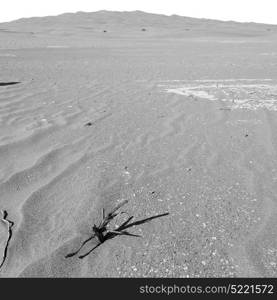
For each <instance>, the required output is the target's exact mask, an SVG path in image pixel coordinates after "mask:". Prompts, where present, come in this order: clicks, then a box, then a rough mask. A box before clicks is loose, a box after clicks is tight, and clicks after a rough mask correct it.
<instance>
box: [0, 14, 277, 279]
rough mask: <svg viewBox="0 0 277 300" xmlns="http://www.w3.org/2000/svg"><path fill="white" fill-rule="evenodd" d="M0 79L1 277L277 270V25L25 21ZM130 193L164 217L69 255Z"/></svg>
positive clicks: (6, 53) (136, 206)
mask: <svg viewBox="0 0 277 300" xmlns="http://www.w3.org/2000/svg"><path fill="white" fill-rule="evenodd" d="M0 70H1V72H0V82H1V83H2V84H1V85H0V209H1V210H2V213H3V215H1V218H2V219H1V221H0V257H1V259H2V258H3V257H4V253H5V249H6V258H5V261H4V263H3V265H2V267H1V269H0V276H1V277H250V276H251V277H257V276H259V277H276V276H277V196H276V195H277V185H276V183H277V153H276V151H277V132H276V128H277V118H276V116H277V26H273V25H263V24H254V23H245V24H242V23H235V22H220V21H212V20H205V19H192V18H186V17H179V16H170V17H169V16H162V15H154V14H146V13H143V12H139V11H136V12H129V13H127V12H125V13H118V12H107V11H100V12H96V13H81V12H80V13H76V14H64V15H60V16H56V17H45V18H31V19H20V20H17V21H14V22H10V23H1V24H0ZM9 82H13V83H15V84H8V83H9ZM123 200H128V201H129V202H128V203H127V205H126V206H125V207H124V209H123V210H124V211H125V212H126V213H127V214H129V215H130V216H134V220H141V219H144V218H147V217H151V216H153V215H156V214H162V213H165V212H169V215H168V216H165V217H162V218H157V219H154V220H152V221H151V222H148V223H145V224H141V225H138V226H134V227H132V228H130V229H129V232H130V233H133V234H137V235H141V236H142V237H132V236H116V237H115V238H113V239H110V240H107V241H106V242H104V243H103V244H102V245H100V246H99V247H98V248H96V249H95V250H94V251H93V252H91V253H90V255H88V256H86V257H85V258H83V259H79V258H78V257H77V256H74V257H71V258H65V256H66V255H67V254H68V253H70V252H72V251H74V250H75V249H77V248H78V247H79V246H80V244H81V242H82V241H84V240H85V239H87V238H88V237H90V235H91V234H92V226H93V224H98V223H99V222H100V221H101V214H102V210H103V209H105V210H106V211H107V212H108V211H109V210H111V209H112V208H113V207H115V205H117V204H118V203H119V202H120V201H123ZM4 212H6V213H7V216H6V218H4ZM125 219H126V215H124V214H122V215H120V216H119V217H118V219H117V220H115V223H116V222H118V223H120V222H122V221H124V220H125ZM8 220H9V221H10V222H13V226H12V228H10V227H11V223H9V222H8ZM114 226H116V224H114ZM9 228H10V229H11V235H9ZM9 238H10V240H9V243H8V245H7V241H8V239H9ZM96 243H97V241H96V239H92V240H91V241H90V242H89V243H88V244H87V245H86V247H85V248H84V249H83V250H82V251H83V252H82V253H84V252H85V251H88V250H90V249H91V248H92V247H94V246H95V245H96Z"/></svg>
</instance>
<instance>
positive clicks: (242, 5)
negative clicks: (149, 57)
mask: <svg viewBox="0 0 277 300" xmlns="http://www.w3.org/2000/svg"><path fill="white" fill-rule="evenodd" d="M0 2H2V3H0V22H6V21H11V20H15V19H19V18H23V17H34V16H47V15H58V14H61V13H65V12H76V11H87V12H90V11H97V10H117V11H130V10H143V11H146V12H152V13H160V14H166V15H171V14H178V15H182V16H188V17H198V18H209V19H219V20H234V21H242V22H260V23H270V24H277V0H99V1H98V0H0Z"/></svg>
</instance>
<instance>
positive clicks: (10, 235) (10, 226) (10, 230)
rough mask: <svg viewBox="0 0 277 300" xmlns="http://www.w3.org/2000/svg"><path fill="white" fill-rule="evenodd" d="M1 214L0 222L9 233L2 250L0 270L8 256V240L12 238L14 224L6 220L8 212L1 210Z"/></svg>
mask: <svg viewBox="0 0 277 300" xmlns="http://www.w3.org/2000/svg"><path fill="white" fill-rule="evenodd" d="M2 214H3V218H2V219H1V221H2V222H4V223H6V224H8V231H9V236H8V239H7V242H6V246H5V249H4V254H3V258H2V262H1V264H0V269H1V268H2V266H3V265H4V263H5V260H6V258H7V254H8V248H9V243H10V240H11V238H12V234H13V232H12V228H13V226H14V222H13V221H11V220H8V219H7V217H8V212H7V211H6V210H2Z"/></svg>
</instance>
